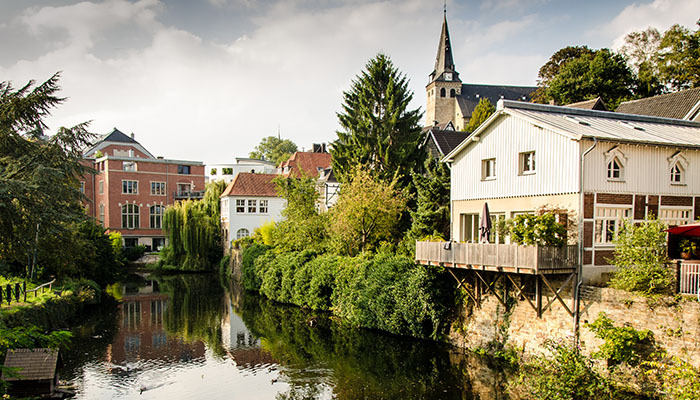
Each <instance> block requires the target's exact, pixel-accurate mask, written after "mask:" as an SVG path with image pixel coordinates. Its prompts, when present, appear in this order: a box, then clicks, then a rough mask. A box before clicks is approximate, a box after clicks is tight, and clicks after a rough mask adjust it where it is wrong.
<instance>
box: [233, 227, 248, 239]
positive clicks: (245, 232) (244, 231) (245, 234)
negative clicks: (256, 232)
mask: <svg viewBox="0 0 700 400" xmlns="http://www.w3.org/2000/svg"><path fill="white" fill-rule="evenodd" d="M248 236H250V232H248V230H247V229H246V228H241V229H239V230H238V231H237V232H236V239H241V238H244V237H248Z"/></svg>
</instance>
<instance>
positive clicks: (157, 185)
mask: <svg viewBox="0 0 700 400" xmlns="http://www.w3.org/2000/svg"><path fill="white" fill-rule="evenodd" d="M151 195H152V196H165V182H151Z"/></svg>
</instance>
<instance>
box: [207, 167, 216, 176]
mask: <svg viewBox="0 0 700 400" xmlns="http://www.w3.org/2000/svg"><path fill="white" fill-rule="evenodd" d="M216 172H217V171H216V168H212V169H211V171H209V175H216Z"/></svg>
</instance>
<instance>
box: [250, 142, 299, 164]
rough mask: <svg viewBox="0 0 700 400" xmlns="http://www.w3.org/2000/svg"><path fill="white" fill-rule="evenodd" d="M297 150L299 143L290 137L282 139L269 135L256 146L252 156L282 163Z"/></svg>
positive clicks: (251, 153)
mask: <svg viewBox="0 0 700 400" xmlns="http://www.w3.org/2000/svg"><path fill="white" fill-rule="evenodd" d="M296 151H297V145H296V144H295V143H294V142H292V141H291V140H289V139H280V138H278V137H275V136H268V137H265V138H263V139H262V140H261V141H260V144H258V145H257V146H255V149H254V150H253V151H251V152H250V154H249V156H250V158H256V159H259V160H267V161H272V162H274V163H275V165H280V164H281V163H282V162H284V161H287V159H288V158H289V156H291V155H292V154H293V153H294V152H296Z"/></svg>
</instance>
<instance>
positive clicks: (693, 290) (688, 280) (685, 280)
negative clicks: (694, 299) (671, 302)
mask: <svg viewBox="0 0 700 400" xmlns="http://www.w3.org/2000/svg"><path fill="white" fill-rule="evenodd" d="M677 275H678V277H677V279H678V286H677V289H678V293H682V294H695V295H698V294H699V293H698V288H700V263H692V262H678V268H677Z"/></svg>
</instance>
